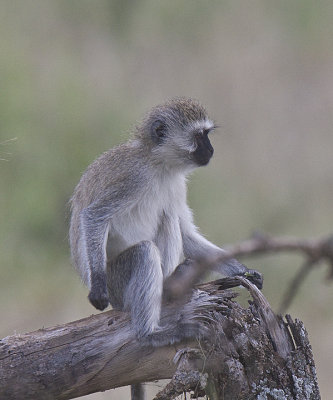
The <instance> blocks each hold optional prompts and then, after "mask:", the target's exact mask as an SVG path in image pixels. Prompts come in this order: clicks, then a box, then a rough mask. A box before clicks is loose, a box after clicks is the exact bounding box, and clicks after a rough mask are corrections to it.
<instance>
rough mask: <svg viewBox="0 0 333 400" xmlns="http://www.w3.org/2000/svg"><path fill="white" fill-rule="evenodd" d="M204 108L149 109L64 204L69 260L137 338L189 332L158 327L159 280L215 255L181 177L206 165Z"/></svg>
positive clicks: (235, 269)
mask: <svg viewBox="0 0 333 400" xmlns="http://www.w3.org/2000/svg"><path fill="white" fill-rule="evenodd" d="M214 127H215V126H214V123H213V121H212V120H211V119H210V118H209V117H208V115H207V112H206V110H205V109H204V108H203V107H202V106H201V105H200V104H199V103H198V102H197V101H196V100H192V99H189V98H176V99H173V100H171V101H169V102H167V103H165V104H163V105H160V106H157V107H154V108H153V109H152V110H151V111H150V112H149V113H148V115H147V116H146V117H145V118H144V120H143V122H142V123H141V124H140V126H138V127H137V128H136V130H135V132H134V134H133V137H132V138H131V139H130V140H129V141H128V142H127V143H125V144H122V145H120V146H117V147H115V148H112V149H110V150H108V151H106V152H105V153H103V154H102V155H101V156H100V157H99V158H97V160H95V161H94V162H93V163H92V164H91V165H90V166H89V167H88V168H87V170H86V171H85V172H84V174H83V176H82V178H81V180H80V182H79V184H78V185H77V187H76V188H75V191H74V194H73V197H72V199H71V208H72V217H71V224H70V245H71V252H72V258H73V260H74V263H75V266H76V268H77V270H78V272H79V274H80V275H81V277H82V279H83V281H84V282H85V284H86V285H87V286H88V288H89V289H90V292H89V296H88V297H89V300H90V302H91V303H92V305H93V306H94V307H96V308H97V309H99V310H104V309H105V308H106V307H107V306H108V305H109V304H111V305H112V307H113V308H114V309H117V310H126V311H129V312H130V313H131V321H132V326H133V329H134V332H135V334H136V337H137V338H138V339H145V338H148V337H151V338H153V339H152V340H153V343H154V344H156V345H164V344H168V343H173V342H175V341H177V340H181V339H182V337H185V336H189V335H191V332H190V329H186V327H179V329H178V330H177V329H174V328H173V329H172V330H171V331H170V330H169V333H168V334H167V335H164V334H163V332H164V330H163V327H159V319H160V312H161V300H162V292H163V281H164V280H165V279H166V278H167V277H169V276H170V275H171V274H172V273H173V272H174V271H175V269H176V268H177V266H178V265H179V264H180V263H182V262H183V261H184V260H188V259H189V260H196V259H198V258H201V257H203V256H217V255H222V254H223V252H224V250H222V249H221V248H219V247H217V246H215V245H214V244H212V243H211V242H209V241H208V240H207V239H205V238H204V237H203V236H202V235H201V234H200V233H199V232H198V229H197V228H196V226H195V225H194V223H193V218H192V212H191V210H190V208H189V207H188V205H187V202H186V177H187V175H188V174H189V173H190V172H192V171H193V170H194V169H195V168H197V167H200V166H204V165H207V164H208V162H209V160H210V159H211V157H212V155H213V152H214V149H213V147H212V145H211V143H210V140H209V138H208V135H209V133H210V132H211V131H212V130H213V129H214ZM216 269H217V270H218V271H220V272H222V273H224V274H225V275H228V276H234V275H245V274H247V273H248V272H250V273H251V274H252V275H253V276H254V277H255V279H254V281H255V282H256V284H257V286H261V285H262V277H261V274H260V273H258V272H257V271H253V270H251V271H250V270H248V268H247V267H245V266H244V265H243V264H241V263H239V262H238V261H237V260H235V259H231V260H229V261H227V262H225V263H224V264H221V265H217V266H216Z"/></svg>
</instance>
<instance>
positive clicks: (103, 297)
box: [88, 282, 110, 311]
mask: <svg viewBox="0 0 333 400" xmlns="http://www.w3.org/2000/svg"><path fill="white" fill-rule="evenodd" d="M88 299H89V301H90V303H91V304H92V305H93V306H94V307H95V308H97V309H98V310H101V311H103V310H104V309H105V308H106V307H107V306H108V305H109V303H110V300H109V294H108V289H107V287H106V283H105V282H95V283H93V284H92V285H91V290H90V293H89V296H88Z"/></svg>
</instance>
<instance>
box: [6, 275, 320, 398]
mask: <svg viewBox="0 0 333 400" xmlns="http://www.w3.org/2000/svg"><path fill="white" fill-rule="evenodd" d="M240 284H241V285H243V286H245V287H246V288H247V289H248V290H249V291H250V293H251V295H252V297H253V301H252V302H251V304H250V306H249V307H248V308H243V307H241V306H240V305H239V304H238V303H237V302H236V301H235V297H236V294H235V293H234V292H233V291H231V290H230V289H229V288H231V287H234V286H237V285H240ZM172 318H173V319H174V318H177V319H178V320H179V321H181V322H182V323H183V324H184V323H185V324H186V323H189V324H190V323H192V324H193V322H198V323H200V325H201V326H202V327H203V329H204V335H203V337H201V338H200V339H198V338H197V339H195V340H188V341H187V342H186V343H184V342H183V343H177V344H175V345H172V346H165V347H160V348H152V347H149V346H142V344H140V343H139V342H138V341H137V340H136V339H135V338H134V336H133V334H132V332H131V329H130V321H129V317H128V315H127V314H125V313H121V312H115V311H108V312H104V313H101V314H98V315H93V316H91V317H88V318H85V319H82V320H79V321H75V322H71V323H68V324H65V325H60V326H56V327H53V328H46V329H40V330H38V331H35V332H31V333H27V334H24V335H13V336H8V337H6V338H4V339H2V340H1V341H0V399H6V400H14V399H15V400H20V399H25V400H28V399H34V400H39V399H43V400H47V399H63V400H65V399H72V398H76V397H80V396H84V395H87V394H90V393H93V392H98V391H105V390H107V389H111V388H116V387H120V386H125V385H130V384H135V383H139V382H147V381H153V380H158V379H168V378H172V379H171V381H170V383H169V384H168V385H167V386H166V387H165V388H164V389H163V390H162V391H161V392H160V393H159V394H158V395H157V396H156V399H159V400H162V399H173V398H175V397H176V396H177V395H179V394H181V393H183V392H191V391H194V392H195V394H196V395H203V394H207V395H208V396H209V397H210V398H211V399H226V400H227V399H233V400H235V399H240V400H242V399H244V400H245V399H250V400H251V399H299V400H300V399H302V400H304V399H313V400H317V399H320V394H319V388H318V384H317V378H316V369H315V365H314V360H313V355H312V351H311V346H310V344H309V341H308V337H307V333H306V330H305V328H304V326H303V324H302V322H301V321H297V320H295V322H294V321H293V320H292V319H291V317H290V316H287V320H286V321H283V320H282V318H280V317H278V316H276V315H275V314H274V313H273V312H272V310H271V308H270V306H269V304H268V303H267V301H266V299H265V298H264V296H263V295H262V293H261V292H260V291H259V290H258V289H257V288H256V287H255V286H254V285H252V284H251V283H250V282H248V281H247V280H246V279H244V278H226V279H222V280H219V281H215V282H212V283H208V284H202V285H200V286H198V287H197V288H196V289H194V291H193V294H192V297H191V299H190V300H189V301H188V302H186V304H183V305H181V306H180V305H179V304H178V305H177V304H168V305H166V306H165V307H164V311H163V315H162V320H161V322H162V325H163V324H166V323H167V322H168V321H170V320H171V319H172Z"/></svg>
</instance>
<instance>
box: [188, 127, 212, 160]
mask: <svg viewBox="0 0 333 400" xmlns="http://www.w3.org/2000/svg"><path fill="white" fill-rule="evenodd" d="M208 133H209V130H206V129H205V130H204V131H202V132H198V133H196V134H195V140H196V142H197V149H196V150H195V151H194V152H193V153H192V157H193V160H194V161H195V162H196V164H198V165H199V166H203V165H207V164H208V163H209V160H210V159H211V158H212V156H213V153H214V149H213V146H212V145H211V143H210V140H209V139H208Z"/></svg>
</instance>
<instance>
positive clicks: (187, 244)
mask: <svg viewBox="0 0 333 400" xmlns="http://www.w3.org/2000/svg"><path fill="white" fill-rule="evenodd" d="M180 227H181V232H182V239H183V251H184V256H185V257H186V258H189V259H192V260H197V259H202V258H205V257H211V258H215V257H216V258H217V257H218V256H222V255H223V254H224V253H225V250H223V249H221V248H220V247H218V246H216V245H215V244H213V243H211V242H210V241H209V240H207V239H206V238H205V237H203V236H202V235H201V234H200V233H199V232H198V229H197V227H196V226H195V225H194V223H193V217H192V213H191V211H190V209H188V210H187V216H186V218H183V219H182V218H181V219H180ZM214 270H215V271H217V272H219V273H222V274H223V275H226V276H235V275H241V276H244V275H246V276H247V277H248V278H249V279H250V280H252V281H253V283H255V284H256V285H257V286H258V288H259V289H260V288H261V287H262V276H261V274H260V273H259V272H257V271H255V270H249V269H248V268H247V267H246V266H245V265H243V264H242V263H240V262H239V261H237V260H236V259H235V258H231V259H229V260H227V261H225V262H221V263H218V264H216V265H215V266H214Z"/></svg>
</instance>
